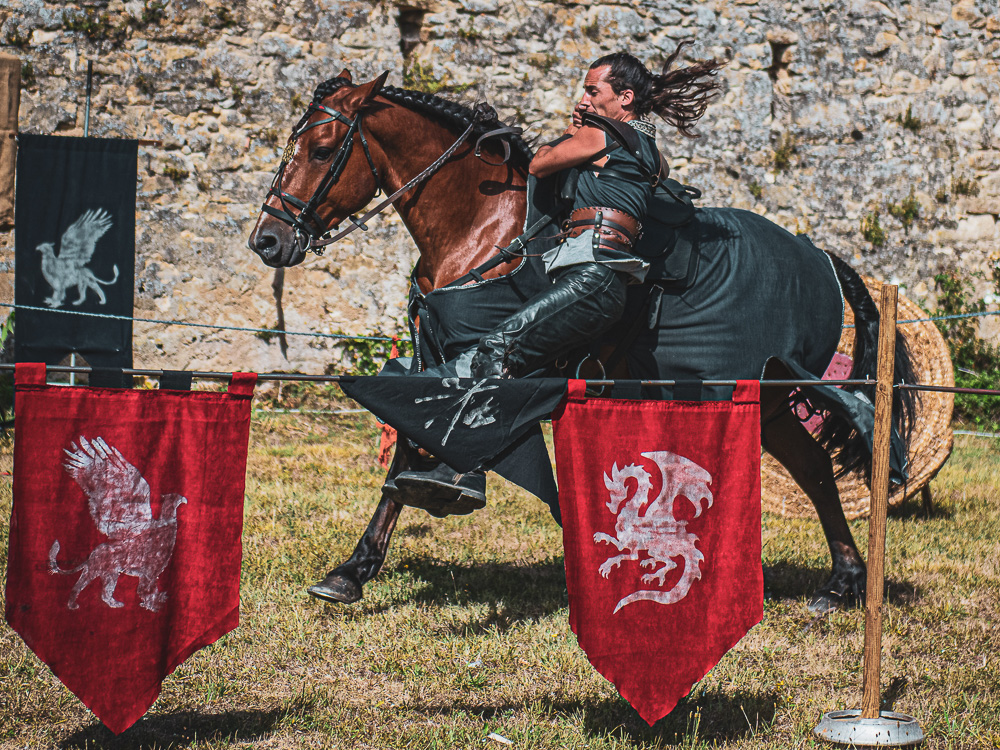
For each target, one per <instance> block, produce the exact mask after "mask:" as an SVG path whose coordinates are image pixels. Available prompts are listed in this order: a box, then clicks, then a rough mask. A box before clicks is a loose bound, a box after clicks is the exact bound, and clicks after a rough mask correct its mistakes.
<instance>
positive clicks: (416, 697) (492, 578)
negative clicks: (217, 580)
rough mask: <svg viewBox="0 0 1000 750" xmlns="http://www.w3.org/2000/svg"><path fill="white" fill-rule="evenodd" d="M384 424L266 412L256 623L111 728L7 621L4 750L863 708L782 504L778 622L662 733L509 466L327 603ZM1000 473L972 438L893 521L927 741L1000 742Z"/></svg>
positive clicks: (998, 454)
mask: <svg viewBox="0 0 1000 750" xmlns="http://www.w3.org/2000/svg"><path fill="white" fill-rule="evenodd" d="M338 403H339V402H338ZM325 406H328V405H325ZM333 408H336V406H334V407H333ZM377 436H378V425H377V423H376V422H375V421H374V419H372V418H370V417H369V416H367V415H346V416H339V417H338V416H334V417H314V418H308V417H305V416H295V415H278V414H258V415H257V416H255V419H254V423H253V428H252V430H251V453H250V461H249V468H248V472H247V501H246V508H245V532H244V537H243V545H244V565H243V576H242V612H241V620H242V622H241V625H240V627H239V629H237V630H236V631H235V632H234V633H231V634H230V635H228V636H226V637H225V638H223V639H221V640H220V641H219V642H217V643H216V644H215V645H213V646H211V647H209V648H207V649H204V650H203V651H201V652H199V653H198V654H196V655H194V656H193V657H192V658H191V659H189V660H188V661H187V662H186V663H185V664H183V665H182V666H181V667H180V668H179V669H178V670H177V671H176V672H175V673H174V675H172V676H171V677H169V678H168V679H167V680H166V681H165V683H164V690H163V694H162V696H161V698H160V699H159V701H158V702H157V703H156V704H155V705H154V707H153V709H152V710H151V711H150V713H149V714H148V715H147V716H146V717H145V718H144V719H142V720H141V721H140V722H139V723H138V724H137V725H136V726H135V727H133V728H132V729H130V730H128V731H127V732H126V733H124V734H123V735H122V736H120V737H118V738H114V737H112V736H111V735H110V733H108V732H107V731H106V730H105V729H104V728H103V727H101V726H100V724H99V723H98V722H97V721H96V720H95V719H94V718H93V716H92V715H91V714H90V713H89V712H88V711H87V710H86V709H85V708H83V706H82V705H81V704H80V703H79V702H78V701H77V700H76V699H75V698H74V697H73V696H72V695H71V694H70V693H69V692H68V691H67V690H66V689H65V688H64V687H62V685H61V684H60V683H59V682H58V680H56V679H55V678H54V677H52V675H51V673H49V671H48V669H47V668H46V667H45V666H44V665H42V664H41V663H40V662H39V661H38V660H37V659H36V658H35V657H34V655H33V654H31V652H30V651H28V649H27V648H26V647H25V646H24V644H23V643H22V642H21V640H20V639H19V638H18V637H17V636H16V635H15V634H14V633H13V632H12V631H10V629H9V628H6V627H4V628H2V629H0V649H2V651H3V655H2V656H0V747H5V748H6V747H9V748H21V747H32V748H34V747H63V748H85V747H86V748H150V749H151V748H236V747H253V748H257V747H262V748H300V747H317V748H473V747H476V748H488V747H497V748H500V747H503V746H502V745H501V744H499V743H497V742H495V741H494V740H488V739H486V738H487V736H488V735H489V734H490V733H491V732H495V733H497V734H500V735H502V736H504V737H507V738H509V739H510V740H511V741H512V742H513V743H514V744H513V747H515V748H563V747H573V748H576V747H588V748H600V749H604V748H609V749H610V748H657V747H674V746H682V747H712V746H720V747H736V748H788V747H819V745H818V743H816V742H815V741H814V740H813V739H812V737H811V731H812V728H813V727H814V726H815V725H816V723H817V722H818V720H819V718H820V716H821V714H822V713H823V712H824V711H830V710H834V709H839V708H850V707H857V706H858V705H859V703H860V685H861V660H860V654H861V645H862V630H863V622H864V618H863V613H862V612H861V611H858V610H855V611H848V612H838V613H834V614H832V615H829V616H827V617H821V618H814V617H812V616H811V615H810V614H809V613H808V612H807V610H806V608H805V599H806V597H807V595H808V594H809V593H810V592H811V591H812V590H813V589H814V588H815V587H816V586H818V585H819V584H820V583H822V581H823V580H825V577H826V575H827V566H828V565H829V558H828V553H827V550H826V543H825V540H824V538H823V534H822V531H821V529H820V528H819V524H818V522H817V521H813V520H799V521H788V520H783V519H778V518H775V517H772V516H765V518H764V565H765V571H766V576H765V586H766V588H767V599H766V601H765V607H764V621H763V622H762V623H761V625H759V626H757V627H756V628H754V629H753V630H752V631H751V633H750V634H749V635H748V637H747V638H746V639H744V641H743V642H741V643H740V644H739V645H738V646H737V647H736V648H735V649H733V651H732V652H730V653H729V654H728V655H727V656H726V657H725V658H723V659H722V661H721V662H720V663H719V665H718V666H717V667H716V668H715V669H714V670H712V672H711V673H710V674H709V675H708V676H707V677H706V678H705V679H704V680H702V681H701V682H700V683H698V684H697V685H696V686H695V687H694V689H693V690H692V693H691V695H690V696H688V698H686V699H684V700H683V701H682V702H681V704H680V705H679V706H678V707H677V709H675V710H674V712H673V713H672V714H671V715H670V716H668V717H667V718H666V719H664V720H663V721H661V722H659V723H658V724H657V725H656V726H654V727H652V728H650V727H648V726H646V724H645V723H644V722H643V721H642V720H641V719H639V717H638V716H637V715H636V713H635V712H634V711H633V710H632V709H631V707H629V706H628V704H627V703H625V702H624V701H623V700H621V699H620V698H619V697H618V696H617V694H616V693H615V691H614V688H613V687H612V686H611V685H610V684H609V683H607V682H606V681H605V680H604V679H603V678H602V677H600V676H599V675H598V674H597V673H596V672H595V670H594V669H593V668H592V667H591V666H590V664H589V663H588V662H587V659H586V657H585V656H584V654H583V653H582V652H581V651H580V649H579V647H578V646H577V644H576V640H575V638H574V637H573V635H572V633H571V632H570V631H569V627H568V624H567V597H566V587H565V575H564V573H563V567H562V564H563V563H562V545H561V531H560V530H559V528H558V527H557V526H556V525H555V523H553V521H552V520H551V517H550V516H549V515H548V511H547V509H546V508H545V507H543V506H542V505H541V504H540V503H538V502H537V501H535V500H533V499H532V498H530V497H528V496H527V495H525V494H524V493H523V492H521V491H520V490H517V489H516V488H514V487H513V486H511V485H509V484H507V483H505V482H503V481H502V480H499V479H498V478H495V477H491V480H490V504H489V506H488V507H487V508H486V509H485V510H483V511H480V512H478V513H476V514H473V515H471V516H467V517H453V518H448V519H443V520H438V519H434V518H432V517H430V516H429V515H427V514H425V513H423V512H422V511H416V510H406V511H404V513H403V516H402V518H401V520H400V523H399V526H398V528H397V531H396V534H395V538H394V541H393V546H392V550H391V554H390V556H389V558H388V560H387V561H386V565H385V568H384V569H383V571H382V572H381V573H380V575H379V576H378V577H377V578H376V579H375V580H374V581H372V582H371V583H370V584H368V586H367V588H366V590H365V598H364V599H363V600H362V601H361V602H359V603H358V604H355V605H351V606H331V605H324V604H320V603H318V602H316V601H313V600H312V599H310V598H309V597H308V596H307V595H306V594H305V591H304V589H305V587H306V586H307V585H308V584H310V583H312V582H313V581H314V580H315V579H316V578H317V577H319V576H321V575H322V574H324V573H325V572H326V570H327V569H329V568H330V567H331V566H332V565H334V564H336V563H338V562H340V561H341V560H343V559H344V558H346V557H347V556H348V555H349V554H350V552H351V550H352V549H353V547H354V544H355V543H356V542H357V539H358V537H359V535H360V533H361V531H362V530H363V528H364V526H365V524H366V523H367V521H368V518H369V516H370V513H371V511H372V510H373V508H374V505H375V502H376V500H377V497H378V488H379V486H380V485H381V481H382V475H383V473H382V470H381V469H380V468H379V467H378V465H377V463H376V460H375V447H376V445H377ZM10 464H11V459H10V446H9V444H8V445H6V447H4V448H3V452H2V455H0V467H2V469H3V470H6V471H10V468H11V467H10ZM998 470H1000V450H998V444H997V442H995V441H986V440H981V439H975V438H959V441H958V446H957V449H956V454H955V456H953V458H952V459H951V461H950V462H949V463H948V464H947V465H946V466H945V468H944V470H943V471H942V472H941V475H940V476H939V477H938V479H937V480H936V481H935V483H934V494H935V508H934V512H933V514H932V516H931V517H930V518H924V517H923V516H922V515H921V511H920V509H919V508H918V507H917V505H915V504H911V505H907V506H906V507H904V508H902V509H901V510H900V511H899V512H897V513H896V514H895V515H894V516H893V517H891V518H890V519H889V534H888V549H889V560H888V563H887V569H888V571H889V588H888V596H887V605H886V608H885V610H886V616H885V649H884V652H885V653H884V657H883V659H884V661H883V666H884V670H883V675H884V677H883V686H884V689H885V693H886V698H887V700H888V702H889V703H891V704H892V705H893V706H894V707H895V708H896V709H897V710H901V711H904V712H907V713H911V714H913V715H915V716H917V717H918V718H919V719H920V721H921V724H922V726H923V728H924V731H925V732H926V733H927V734H928V735H929V737H930V739H929V741H928V743H927V747H930V748H966V747H969V748H972V747H997V746H1000V734H998V730H997V725H998V722H997V719H996V717H998V716H1000V670H998V662H997V656H996V654H997V649H996V643H997V642H998V640H1000V628H998V624H997V623H998V622H1000V576H998V568H997V539H998V532H1000V492H998V489H1000V481H998V477H1000V471H998ZM2 481H3V491H2V493H0V518H4V519H6V518H7V517H9V511H10V502H11V498H10V478H9V477H3V478H2ZM854 533H855V536H856V537H857V538H858V539H859V541H863V540H866V539H867V526H866V524H865V523H864V522H861V523H857V524H854ZM6 535H7V525H6V521H3V522H0V544H3V546H6ZM4 564H5V563H4Z"/></svg>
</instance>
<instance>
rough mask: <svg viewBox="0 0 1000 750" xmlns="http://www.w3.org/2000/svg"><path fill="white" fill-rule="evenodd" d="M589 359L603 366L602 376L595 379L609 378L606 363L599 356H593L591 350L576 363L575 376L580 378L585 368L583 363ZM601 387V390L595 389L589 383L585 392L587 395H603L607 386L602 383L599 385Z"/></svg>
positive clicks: (592, 396)
mask: <svg viewBox="0 0 1000 750" xmlns="http://www.w3.org/2000/svg"><path fill="white" fill-rule="evenodd" d="M588 359H592V360H594V362H596V363H597V366H598V367H600V368H601V376H600V377H599V378H594V380H605V379H606V378H607V376H608V374H607V373H606V372H605V371H604V363H603V362H601V360H599V359H598V358H597V357H594V356H592V355H591V354H590V352H587V354H586V355H584V357H583V359H581V360H580V361H579V362H578V363H577V365H576V375H575V376H574V377H576V378H577V379H578V380H579V379H580V371H581V370H582V369H583V363H584V362H586V361H587V360H588ZM599 388H600V390H594V388H592V387H591V386H589V385H588V386H587V390H585V391H584V394H585V395H587V396H590V397H591V398H594V397H596V396H602V395H604V388H605V386H603V385H602V386H599Z"/></svg>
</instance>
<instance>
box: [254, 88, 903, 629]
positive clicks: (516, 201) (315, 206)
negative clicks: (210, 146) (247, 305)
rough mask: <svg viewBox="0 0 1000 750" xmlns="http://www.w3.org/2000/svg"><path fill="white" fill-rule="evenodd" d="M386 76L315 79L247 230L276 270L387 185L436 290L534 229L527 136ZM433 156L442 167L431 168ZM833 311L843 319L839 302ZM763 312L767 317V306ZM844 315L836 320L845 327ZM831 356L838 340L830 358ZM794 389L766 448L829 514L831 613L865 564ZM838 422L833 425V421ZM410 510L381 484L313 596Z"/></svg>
mask: <svg viewBox="0 0 1000 750" xmlns="http://www.w3.org/2000/svg"><path fill="white" fill-rule="evenodd" d="M385 78H386V74H383V75H382V76H380V77H379V78H377V79H376V80H374V81H371V82H368V83H365V84H362V85H355V84H353V83H352V82H351V78H350V74H349V73H348V72H347V71H344V72H343V73H341V75H340V76H338V77H337V78H334V79H331V80H329V81H326V82H325V83H323V84H321V85H320V86H319V87H318V88H317V90H316V93H315V96H314V100H313V104H312V105H310V108H309V110H308V111H307V113H306V114H305V115H304V116H303V117H302V119H301V120H300V121H299V123H298V124H297V125H296V127H295V129H294V130H293V134H292V137H291V138H290V139H289V144H288V147H287V148H286V150H285V155H284V156H283V159H282V164H281V167H280V168H279V170H278V173H277V175H276V178H275V182H274V184H273V185H272V188H271V190H270V191H269V193H268V197H267V199H266V201H265V203H264V205H263V207H262V213H261V215H260V217H259V218H258V220H257V224H256V226H255V227H254V230H253V232H252V234H251V235H250V238H249V240H248V246H249V247H250V249H251V250H253V251H254V252H255V253H257V255H259V256H260V258H261V259H262V260H263V261H264V263H266V264H267V265H268V266H271V267H276V268H279V267H284V266H292V265H295V264H297V263H300V262H302V260H303V259H304V258H305V257H306V254H307V252H308V251H309V250H310V249H317V248H318V247H320V246H321V245H322V244H323V242H324V240H323V239H322V238H323V237H324V236H326V235H327V234H328V233H329V232H333V231H335V230H336V229H337V228H338V227H339V225H340V224H341V223H342V222H345V221H352V222H354V223H355V224H360V223H363V220H357V219H355V218H353V216H352V214H354V213H355V212H358V211H360V210H362V209H363V208H364V207H366V206H367V205H368V204H369V202H370V201H371V200H372V199H373V198H374V197H375V196H376V195H377V194H378V192H379V190H383V191H385V192H386V193H387V194H389V195H390V197H391V198H393V200H392V205H393V207H394V208H395V209H396V211H397V212H398V213H399V215H400V217H401V218H402V220H403V222H404V224H405V225H406V228H407V229H408V231H409V232H410V235H411V236H412V237H413V240H414V241H415V243H416V245H417V247H418V248H419V250H420V260H419V263H418V265H417V267H416V270H415V274H414V278H415V282H416V284H417V286H418V287H419V289H420V291H421V292H423V293H425V294H426V293H429V292H431V291H432V290H435V289H439V288H441V287H444V286H446V285H448V284H450V283H452V282H454V281H456V280H457V279H460V278H461V277H463V276H464V275H466V274H467V273H468V272H469V271H470V269H473V268H476V267H478V266H480V265H481V264H483V263H484V262H486V261H487V260H489V259H490V258H492V257H494V256H495V255H496V248H497V247H500V246H505V245H507V244H508V243H509V242H511V241H512V240H513V239H514V238H515V237H517V236H518V234H519V233H520V232H521V231H522V229H523V228H524V224H525V218H526V213H527V200H526V185H527V174H528V170H527V166H528V162H529V161H530V158H531V151H530V149H529V148H528V147H527V145H526V144H524V142H523V141H521V140H520V138H518V137H517V136H513V135H510V134H504V135H503V136H502V137H493V138H490V139H489V140H485V141H484V140H483V139H482V138H481V136H483V135H484V134H487V133H489V131H493V130H495V129H497V128H500V127H501V123H500V122H499V121H498V120H496V116H495V113H493V114H492V115H487V116H485V117H484V116H482V115H481V114H480V113H479V112H475V111H473V110H471V109H469V108H466V107H463V106H461V105H459V104H456V103H454V102H450V101H447V100H444V99H442V98H439V97H435V96H431V95H428V94H422V93H418V92H413V91H407V90H401V89H396V88H391V87H386V86H384V81H385ZM456 139H457V140H456ZM503 140H506V142H507V145H506V146H504V145H503V143H502V141H503ZM509 147H512V148H509ZM503 149H508V151H509V153H508V154H507V156H508V157H509V158H504V156H505V155H504V152H503ZM441 157H444V158H443V159H442V158H441ZM435 162H436V163H435ZM432 163H435V165H434V166H435V167H438V168H436V169H435V170H429V171H427V172H424V171H423V170H425V169H426V168H427V167H428V165H430V164H432ZM415 175H420V176H421V178H422V179H421V180H420V181H419V184H417V185H415V186H410V187H408V188H407V185H408V181H411V180H412V178H414V176H415ZM404 188H406V189H405V190H404ZM397 191H401V192H400V193H399V194H398V193H397ZM714 210H715V211H719V212H725V211H728V209H714ZM739 213H740V214H746V220H747V221H751V222H753V221H756V222H757V223H758V224H766V225H768V227H773V228H774V230H776V231H780V232H782V233H784V230H780V229H778V228H777V227H775V226H774V225H772V224H770V222H766V220H764V219H762V218H760V217H756V216H755V215H753V214H749V212H739ZM366 218H367V217H366ZM766 228H767V227H765V229H766ZM341 234H343V232H342V233H341ZM784 234H787V233H784ZM338 236H339V235H338ZM788 236H789V237H790V236H791V235H788ZM833 260H834V267H835V269H836V273H837V277H838V279H839V281H840V284H841V287H842V288H843V290H844V294H845V296H846V298H847V300H848V302H849V303H850V304H851V307H852V308H853V309H854V310H855V316H856V318H857V319H858V320H859V323H860V325H859V327H858V332H857V334H858V335H857V336H856V342H857V343H856V346H857V347H858V350H857V351H856V352H855V363H856V364H855V370H854V372H853V373H852V377H854V378H858V377H863V376H864V375H865V374H866V373H867V372H874V368H873V367H872V366H871V365H872V362H873V358H874V351H875V345H874V342H875V340H876V337H877V312H876V311H875V307H874V304H873V303H872V300H871V297H870V296H869V295H868V292H867V290H866V289H865V287H864V285H863V284H862V283H861V281H860V279H859V278H858V277H857V274H855V273H854V272H853V271H851V270H850V269H849V268H848V267H846V264H844V263H843V262H841V261H838V260H836V259H835V258H834V259H833ZM519 262H524V261H522V260H521V259H519V258H515V259H512V260H509V261H506V262H503V263H501V264H499V265H497V266H496V267H495V268H492V269H490V270H488V271H485V272H484V273H483V276H484V277H485V278H495V277H499V276H502V275H504V274H509V273H510V272H511V271H512V270H513V269H514V268H515V267H516V266H517V265H518V263H519ZM841 304H842V303H841ZM833 314H835V315H837V316H839V315H840V314H841V309H840V308H838V309H837V310H836V311H835V312H831V315H833ZM760 315H761V316H764V315H765V313H764V311H763V310H761V312H760ZM839 321H840V318H839V317H837V318H836V324H835V325H836V326H837V327H839V324H840V323H839ZM873 321H874V322H873ZM835 344H836V341H835V339H834V344H833V346H835ZM832 355H833V351H832V350H830V351H829V352H828V355H827V359H826V361H829V357H832ZM897 360H898V361H899V362H900V363H901V365H900V367H902V368H905V366H906V363H907V358H906V354H905V348H903V347H901V346H897ZM865 368H868V369H865ZM767 376H768V377H772V378H782V377H785V378H787V377H789V373H788V372H777V371H769V372H768V374H767ZM791 390H792V389H790V388H787V387H768V388H764V389H763V390H762V403H761V438H762V444H763V446H764V448H765V449H766V450H767V451H768V452H769V453H770V454H771V455H772V456H774V457H775V459H777V460H778V461H779V462H780V463H781V464H782V465H784V466H785V467H786V468H787V469H788V471H789V473H790V474H791V476H792V477H793V478H794V479H795V481H796V482H797V483H798V484H799V485H800V486H801V487H802V489H803V490H804V491H805V492H806V494H807V495H808V496H809V498H810V499H811V500H812V502H813V505H814V506H815V508H816V512H817V514H818V515H819V519H820V522H821V524H822V526H823V531H824V533H825V535H826V538H827V542H828V544H829V548H830V554H831V557H832V561H833V572H832V576H831V578H830V579H829V580H828V581H827V583H826V584H824V585H823V587H821V588H820V590H819V591H818V592H817V593H816V594H815V595H814V596H813V598H812V600H811V601H810V608H811V609H813V610H814V611H826V610H829V609H832V608H835V607H837V606H841V605H844V604H846V603H848V602H849V601H852V600H854V601H856V600H858V599H861V598H863V591H864V586H865V565H864V562H863V560H862V558H861V555H860V554H859V552H858V549H857V546H856V544H855V542H854V539H853V537H852V535H851V531H850V528H849V527H848V524H847V520H846V518H845V516H844V513H843V509H842V508H841V505H840V498H839V495H838V492H837V486H836V483H835V481H834V474H833V465H832V461H831V458H830V453H829V452H828V450H829V446H830V444H831V442H830V441H828V442H827V443H826V446H827V447H824V444H822V443H821V442H820V441H818V440H817V439H815V438H814V437H813V436H812V435H811V434H810V433H809V432H808V431H807V430H806V429H805V428H804V427H803V425H802V423H801V421H800V420H799V419H798V418H797V417H796V416H795V414H794V412H793V411H792V409H791V408H790V406H789V402H790V398H791ZM828 421H832V422H836V420H835V419H834V418H832V417H831V418H830V419H829V420H828ZM834 427H835V428H836V429H835V430H834V432H835V433H836V434H837V435H838V436H839V438H840V443H839V445H840V447H844V445H845V444H846V443H847V442H848V440H847V439H846V438H845V436H846V435H847V434H848V433H851V429H850V428H849V427H848V426H846V425H843V424H841V425H836V424H834ZM850 440H851V441H853V443H852V445H854V447H855V448H857V444H859V443H860V440H861V438H860V437H859V436H858V435H857V434H856V433H854V434H852V436H851V438H850ZM832 442H833V444H837V443H836V440H834V441H832ZM405 443H406V441H400V448H399V449H397V451H396V455H395V456H394V459H393V463H392V466H391V467H390V469H389V476H390V477H393V476H395V475H396V474H398V473H399V472H400V471H403V470H405V469H407V468H408V467H410V466H411V465H413V463H414V461H415V458H414V456H413V455H410V451H409V449H407V447H406V445H405ZM848 447H849V446H848ZM401 510H402V505H400V504H399V503H397V502H394V501H393V500H391V499H390V498H389V497H387V496H386V495H385V494H384V493H383V496H382V498H381V501H380V502H379V504H378V507H377V509H376V511H375V514H374V516H373V517H372V519H371V521H370V522H369V524H368V527H367V529H366V530H365V532H364V535H363V536H362V538H361V540H360V541H359V542H358V545H357V547H356V549H355V550H354V553H353V554H352V556H351V557H350V559H349V560H347V561H346V562H344V563H343V564H341V565H339V566H338V567H337V568H335V569H334V570H333V571H331V572H330V573H329V574H328V575H327V577H326V578H325V579H324V580H323V581H321V582H318V583H317V584H316V585H314V586H313V587H311V588H310V593H311V594H313V595H314V596H317V597H318V598H321V599H325V600H328V601H335V602H344V603H350V602H354V601H357V600H358V599H360V597H361V588H362V586H363V584H364V583H365V582H367V581H369V580H371V579H372V578H373V577H374V576H375V575H376V574H377V573H378V571H379V569H380V568H381V566H382V564H383V562H384V560H385V555H386V551H387V548H388V545H389V540H390V537H391V535H392V532H393V530H394V528H395V525H396V521H397V519H398V517H399V513H400V511H401Z"/></svg>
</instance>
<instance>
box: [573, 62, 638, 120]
mask: <svg viewBox="0 0 1000 750" xmlns="http://www.w3.org/2000/svg"><path fill="white" fill-rule="evenodd" d="M610 73H611V66H610V65H602V66H601V67H599V68H592V69H591V70H588V71H587V76H586V78H584V79H583V96H582V97H580V102H579V104H577V105H576V109H577V111H578V112H580V111H584V112H594V113H595V114H598V115H603V116H605V117H610V118H611V119H613V120H621V119H622V118H623V117H624V116H625V115H626V110H625V109H624V107H625V106H627V105H628V104H630V103H631V102H632V91H631V90H630V89H626V90H625V91H623V92H622V93H620V94H616V93H615V90H614V89H613V88H611V84H610V83H608V81H607V77H608V75H609V74H610Z"/></svg>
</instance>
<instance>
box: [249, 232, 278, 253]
mask: <svg viewBox="0 0 1000 750" xmlns="http://www.w3.org/2000/svg"><path fill="white" fill-rule="evenodd" d="M277 244H278V238H277V237H275V236H274V235H273V234H268V233H267V232H261V233H260V234H258V235H257V239H256V240H254V250H256V251H257V252H260V251H262V250H268V249H270V248H272V247H274V246H275V245H277Z"/></svg>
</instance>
